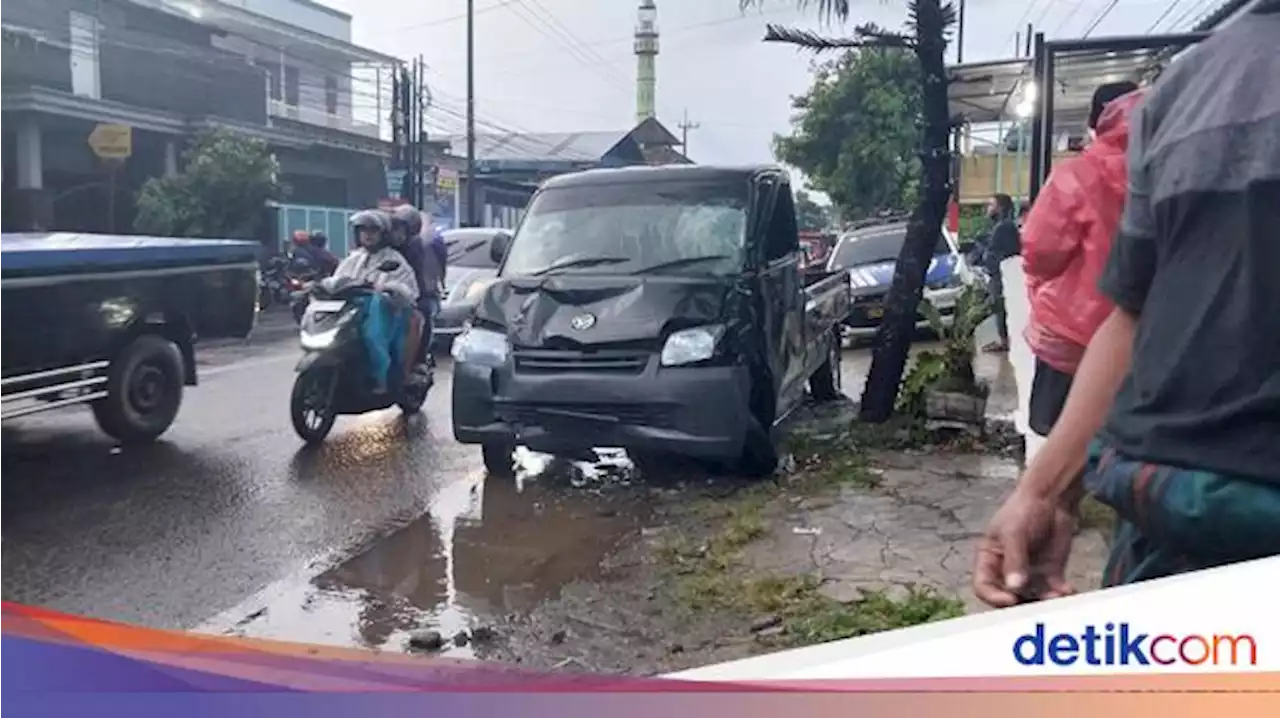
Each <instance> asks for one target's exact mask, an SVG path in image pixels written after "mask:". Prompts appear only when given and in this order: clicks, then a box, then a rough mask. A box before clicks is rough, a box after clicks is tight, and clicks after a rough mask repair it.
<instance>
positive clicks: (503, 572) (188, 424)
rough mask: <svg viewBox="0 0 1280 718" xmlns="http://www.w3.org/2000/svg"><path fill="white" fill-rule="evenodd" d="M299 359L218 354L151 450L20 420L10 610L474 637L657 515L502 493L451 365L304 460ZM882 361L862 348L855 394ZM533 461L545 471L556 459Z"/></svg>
mask: <svg viewBox="0 0 1280 718" xmlns="http://www.w3.org/2000/svg"><path fill="white" fill-rule="evenodd" d="M297 355H298V351H297V349H296V346H295V343H294V340H293V338H292V329H291V327H285V328H284V330H283V331H279V332H275V333H274V334H273V335H271V336H266V337H263V338H262V340H261V341H257V342H256V343H255V344H254V345H252V346H236V345H231V346H221V347H215V348H210V349H207V350H205V351H203V352H201V355H200V356H201V363H202V364H203V367H202V373H201V377H202V379H201V385H200V386H199V387H195V388H191V389H188V393H187V395H186V398H185V400H184V404H183V408H182V411H181V412H180V414H179V416H178V419H177V421H176V423H175V424H174V426H173V428H172V429H171V430H170V431H169V432H168V433H167V434H166V435H165V436H164V437H163V438H162V440H161V442H159V443H158V444H156V445H154V446H150V447H143V448H130V449H124V450H121V449H117V448H115V447H114V446H113V443H112V442H111V440H109V439H108V438H106V437H105V436H103V435H102V434H101V433H100V432H99V431H98V430H97V428H96V426H95V425H94V423H93V420H92V418H91V416H90V415H89V412H88V411H87V410H75V409H73V410H67V411H62V412H57V413H49V414H45V415H37V416H34V417H29V418H27V419H25V420H22V421H20V422H13V423H12V424H10V425H6V426H5V428H4V450H3V471H4V481H3V563H4V568H5V570H4V576H3V596H4V598H5V599H6V600H13V601H18V602H22V603H29V604H36V605H41V606H46V607H49V608H53V609H55V610H61V611H66V612H70V613H77V614H84V615H90V616H95V617H100V618H107V619H113V620H119V621H126V622H131V623H138V624H143V625H148V626H154V627H160V628H172V629H192V628H201V629H204V630H217V631H225V630H237V626H246V625H248V624H249V622H252V621H254V620H255V619H256V618H259V617H261V615H262V613H263V611H262V609H265V608H266V607H268V606H270V607H271V614H272V615H271V620H270V621H258V622H257V624H254V625H256V626H257V628H254V629H253V630H247V631H246V632H248V633H252V634H254V635H264V636H270V637H273V638H283V639H290V640H302V641H316V642H335V643H359V644H364V645H382V644H385V643H387V642H388V641H389V640H391V639H392V638H393V637H402V634H403V633H405V632H406V631H408V630H411V629H412V628H413V627H415V626H417V625H422V624H421V620H422V616H423V615H424V614H429V615H430V616H431V617H432V619H433V621H434V623H435V624H437V625H440V626H442V627H454V626H456V627H458V628H461V627H463V626H464V625H465V624H467V623H468V622H469V621H470V620H471V619H472V618H473V617H476V616H483V615H484V614H485V613H486V612H487V611H489V610H490V609H494V607H499V609H507V608H510V607H512V606H513V605H516V604H520V603H525V602H528V601H535V600H538V599H539V598H540V597H543V596H544V595H545V594H547V593H548V592H550V591H554V589H555V588H556V586H557V585H558V584H563V583H566V582H568V581H571V580H573V579H575V578H579V577H581V576H583V575H585V574H588V573H590V572H591V570H592V569H593V568H594V566H595V564H596V563H598V561H599V560H600V559H601V558H602V557H603V553H604V552H605V551H606V550H607V549H608V547H609V539H610V537H611V536H614V535H617V534H620V533H621V532H623V531H624V530H625V529H626V526H625V525H624V524H625V523H627V522H628V521H634V520H639V517H637V516H635V515H634V514H633V513H629V512H627V511H623V512H620V513H619V512H612V511H610V512H600V511H599V510H598V509H597V508H596V507H595V505H594V504H593V503H592V501H591V500H590V499H589V498H588V497H584V496H582V495H575V494H573V492H564V491H558V490H557V489H556V488H555V486H553V485H552V482H550V481H547V482H542V481H534V482H524V484H523V486H524V488H523V489H521V490H517V489H516V487H515V486H514V485H512V484H511V483H510V482H506V483H502V484H499V483H497V482H485V481H484V472H483V467H482V463H481V461H480V456H479V450H478V449H477V448H476V447H468V446H462V445H459V444H456V443H455V442H454V441H453V438H452V435H451V430H450V425H449V389H450V387H449V366H448V360H447V359H446V360H443V362H442V364H441V366H440V370H439V371H438V372H437V384H436V386H435V387H434V388H433V389H432V392H431V394H430V396H429V398H428V403H427V406H426V407H425V408H424V410H423V413H422V414H420V415H417V416H414V417H409V418H406V417H404V416H402V415H401V414H400V412H399V410H398V409H391V410H387V411H383V412H377V413H373V414H368V415H365V416H361V417H343V418H340V419H339V420H338V424H337V426H336V427H335V429H334V432H333V434H332V435H331V436H330V438H329V440H328V442H327V443H326V444H325V445H324V446H323V447H320V448H319V449H317V450H311V451H306V450H303V449H302V446H301V442H300V441H299V440H298V438H297V437H296V436H295V434H294V433H293V430H292V428H291V426H290V424H289V417H288V398H289V391H290V388H291V382H292V378H293V362H294V361H295V360H296V358H297ZM983 361H984V360H980V361H979V367H978V368H979V373H980V374H984V373H988V372H985V371H984V370H983V367H982V364H983ZM868 363H869V356H868V352H867V351H865V350H859V351H848V352H846V354H845V364H844V372H843V374H844V380H845V392H846V393H847V394H849V395H851V396H857V393H858V391H860V388H861V383H862V379H863V377H864V376H865V372H866V367H867V364H868ZM997 373H998V375H999V376H997V377H996V379H997V383H998V384H1000V383H1004V382H1005V379H1007V377H1005V372H1003V371H999V372H997ZM998 390H999V386H997V393H994V394H993V399H992V401H993V402H995V403H997V404H998V403H1000V401H1002V400H1000V399H998V398H997V397H998ZM995 408H996V409H997V410H999V407H998V406H997V407H995ZM525 463H526V466H531V468H529V469H528V472H527V473H530V474H533V475H536V474H538V473H539V472H540V471H543V472H545V471H547V468H546V464H547V461H546V459H545V457H544V458H539V457H526V462H525ZM611 466H614V465H613V464H610V461H609V460H606V461H604V462H602V465H598V466H597V467H594V468H593V467H590V466H585V465H581V464H578V465H574V466H573V467H570V469H569V472H570V473H573V472H577V475H578V476H582V475H583V472H588V473H589V472H591V471H596V472H597V473H598V472H600V471H604V472H606V473H607V472H609V471H611V470H612V469H611ZM616 467H621V468H620V469H618V470H619V471H621V472H625V471H626V470H627V469H626V465H625V459H623V460H621V461H620V463H618V464H617V465H616ZM616 467H615V468H616ZM605 517H619V518H618V519H617V520H614V519H612V518H611V519H609V520H605ZM513 592H514V594H513ZM515 594H519V595H515ZM525 594H527V595H525ZM495 610H498V609H495ZM259 624H260V625H259ZM251 628H252V627H251Z"/></svg>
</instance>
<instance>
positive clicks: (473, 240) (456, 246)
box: [435, 227, 509, 343]
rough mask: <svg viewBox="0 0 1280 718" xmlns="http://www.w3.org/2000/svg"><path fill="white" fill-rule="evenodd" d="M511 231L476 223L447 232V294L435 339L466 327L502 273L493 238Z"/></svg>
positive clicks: (446, 339) (446, 337) (441, 339)
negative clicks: (492, 254) (486, 290)
mask: <svg viewBox="0 0 1280 718" xmlns="http://www.w3.org/2000/svg"><path fill="white" fill-rule="evenodd" d="M500 234H509V232H508V231H507V230H505V229H497V228H490V227H472V228H467V229H450V230H446V231H445V232H444V242H445V246H446V247H448V250H449V267H448V270H447V271H446V272H445V294H444V297H443V300H442V302H441V306H440V314H439V315H438V316H437V317H436V322H435V341H437V342H442V343H447V342H449V341H451V340H452V339H453V338H454V337H456V336H457V335H458V333H459V332H461V331H462V327H463V325H464V324H465V323H466V321H467V320H468V319H470V318H471V313H472V311H474V310H475V308H476V305H477V304H478V303H479V302H480V298H481V297H483V296H484V290H485V289H488V287H489V285H490V284H492V283H493V280H494V278H495V277H496V276H497V275H498V262H496V261H495V260H494V258H493V257H491V256H490V252H489V246H490V245H491V244H492V243H493V238H494V237H496V236H498V235H500Z"/></svg>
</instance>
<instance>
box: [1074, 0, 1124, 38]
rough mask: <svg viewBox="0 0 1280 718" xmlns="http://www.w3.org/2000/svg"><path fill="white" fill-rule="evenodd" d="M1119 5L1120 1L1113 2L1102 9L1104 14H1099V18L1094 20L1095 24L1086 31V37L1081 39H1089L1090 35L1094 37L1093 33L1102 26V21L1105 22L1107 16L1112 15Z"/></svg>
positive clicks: (1112, 0)
mask: <svg viewBox="0 0 1280 718" xmlns="http://www.w3.org/2000/svg"><path fill="white" fill-rule="evenodd" d="M1118 4H1120V0H1111V2H1110V4H1108V5H1107V6H1106V7H1104V8H1103V9H1102V12H1100V13H1098V16H1097V17H1095V18H1094V19H1093V24H1092V25H1090V26H1089V29H1088V30H1085V31H1084V35H1082V36H1081V37H1089V36H1090V35H1092V34H1093V31H1094V30H1096V29H1098V25H1100V24H1101V23H1102V21H1103V20H1105V19H1106V18H1107V16H1108V15H1110V14H1111V11H1112V10H1115V9H1116V5H1118Z"/></svg>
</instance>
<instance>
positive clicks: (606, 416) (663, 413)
mask: <svg viewBox="0 0 1280 718" xmlns="http://www.w3.org/2000/svg"><path fill="white" fill-rule="evenodd" d="M497 414H498V418H499V419H501V420H503V421H505V422H508V423H512V424H523V425H526V426H543V425H546V424H548V423H556V422H565V421H578V422H584V421H585V422H590V421H592V420H597V421H604V422H608V423H612V422H615V421H616V422H618V423H620V424H629V425H634V426H650V427H653V428H656V429H666V428H670V427H671V425H672V417H673V415H674V411H673V407H672V406H670V405H668V404H580V403H574V404H522V403H518V402H512V403H506V404H501V405H499V406H498V408H497Z"/></svg>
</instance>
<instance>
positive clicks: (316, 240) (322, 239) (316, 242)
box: [311, 229, 329, 249]
mask: <svg viewBox="0 0 1280 718" xmlns="http://www.w3.org/2000/svg"><path fill="white" fill-rule="evenodd" d="M311 245H312V246H313V247H319V248H320V249H325V248H327V247H328V245H329V236H328V235H327V234H325V233H324V232H321V231H320V230H318V229H317V230H316V231H314V232H312V233H311Z"/></svg>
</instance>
